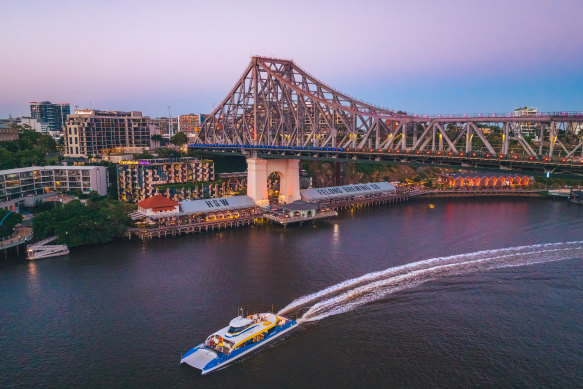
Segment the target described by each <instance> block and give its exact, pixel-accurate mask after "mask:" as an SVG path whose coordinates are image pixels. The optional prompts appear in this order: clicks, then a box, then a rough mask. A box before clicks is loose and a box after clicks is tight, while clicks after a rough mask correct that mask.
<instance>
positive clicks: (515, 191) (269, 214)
mask: <svg viewBox="0 0 583 389" xmlns="http://www.w3.org/2000/svg"><path fill="white" fill-rule="evenodd" d="M545 192H547V190H545V189H521V188H507V189H506V188H504V189H503V188H500V189H471V188H460V189H447V190H442V189H421V188H414V189H406V190H399V191H396V192H391V193H375V194H367V195H358V196H347V197H340V198H333V199H326V200H321V201H316V202H314V204H315V205H316V206H317V207H318V209H319V211H318V213H317V214H316V215H315V216H314V215H312V216H306V215H304V216H302V215H296V216H293V217H290V216H289V215H285V212H284V213H282V212H278V209H277V208H276V209H269V208H263V207H259V206H256V207H255V209H253V210H252V211H250V212H245V213H241V214H238V215H229V216H225V217H224V218H217V219H213V220H206V219H198V218H191V219H188V220H187V221H182V222H180V221H175V222H167V223H166V224H163V225H150V226H148V225H146V226H142V227H133V228H129V229H128V231H127V233H126V235H127V237H128V239H132V238H133V237H137V238H138V239H140V240H147V239H153V238H169V237H176V236H180V235H184V234H191V233H198V232H208V231H215V230H221V229H227V228H237V227H249V226H251V225H253V224H256V223H261V222H264V221H270V222H273V223H277V224H281V225H283V226H284V227H285V226H287V225H288V224H293V223H297V224H302V223H305V222H315V221H316V220H322V219H331V218H334V217H336V216H338V213H339V212H341V211H344V210H354V209H359V208H365V207H372V206H380V205H385V204H399V203H403V202H408V201H410V200H412V199H425V198H487V197H492V198H506V197H531V198H532V197H540V196H541V193H545Z"/></svg>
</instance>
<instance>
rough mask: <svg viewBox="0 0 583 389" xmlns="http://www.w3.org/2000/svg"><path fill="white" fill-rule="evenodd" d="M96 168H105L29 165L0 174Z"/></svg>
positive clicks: (93, 167)
mask: <svg viewBox="0 0 583 389" xmlns="http://www.w3.org/2000/svg"><path fill="white" fill-rule="evenodd" d="M96 168H105V167H104V166H61V165H53V166H29V167H19V168H16V169H7V170H0V174H18V173H25V172H32V171H35V170H57V169H59V170H92V169H96Z"/></svg>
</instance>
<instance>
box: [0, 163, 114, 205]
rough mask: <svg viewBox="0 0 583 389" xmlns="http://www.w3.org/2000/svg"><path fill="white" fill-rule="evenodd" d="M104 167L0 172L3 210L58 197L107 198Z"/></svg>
mask: <svg viewBox="0 0 583 389" xmlns="http://www.w3.org/2000/svg"><path fill="white" fill-rule="evenodd" d="M107 183H108V177H107V168H106V167H104V166H34V167H25V168H18V169H8V170H0V208H6V207H12V206H20V205H25V206H33V205H34V204H36V203H38V202H39V201H42V199H44V198H46V197H51V196H54V195H55V194H56V193H59V192H60V193H63V192H70V191H75V192H79V193H84V194H88V193H89V192H91V191H96V192H97V193H99V194H100V195H102V196H104V195H106V194H107Z"/></svg>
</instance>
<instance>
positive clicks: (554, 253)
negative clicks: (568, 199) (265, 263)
mask: <svg viewBox="0 0 583 389" xmlns="http://www.w3.org/2000/svg"><path fill="white" fill-rule="evenodd" d="M570 258H583V241H576V242H564V243H546V244H538V245H531V246H518V247H510V248H504V249H496V250H485V251H477V252H474V253H467V254H460V255H452V256H447V257H440V258H431V259H427V260H423V261H418V262H413V263H409V264H406V265H402V266H396V267H391V268H388V269H385V270H382V271H378V272H373V273H368V274H365V275H363V276H361V277H357V278H353V279H350V280H346V281H343V282H340V283H338V284H336V285H332V286H330V287H328V288H325V289H323V290H321V291H318V292H315V293H312V294H309V295H306V296H302V297H300V298H298V299H296V300H294V301H292V302H291V303H290V304H289V305H287V306H286V307H285V308H283V309H282V310H280V311H279V312H278V314H280V315H284V314H286V313H289V312H291V311H294V310H297V309H299V308H305V307H307V308H308V310H307V311H306V312H305V313H304V314H303V315H302V317H301V318H300V319H299V320H298V322H306V321H317V320H321V319H323V318H325V317H328V316H332V315H337V314H340V313H344V312H348V311H350V310H353V309H354V308H356V307H358V306H361V305H363V304H367V303H370V302H372V301H375V300H378V299H381V298H384V297H385V296H387V295H390V294H393V293H396V292H399V291H402V290H405V289H410V288H413V287H416V286H418V285H420V284H422V283H425V282H427V281H431V280H435V279H437V278H440V277H446V276H451V275H459V274H466V273H472V272H477V271H484V270H492V269H498V268H504V267H515V266H525V265H532V264H535V263H544V262H552V261H559V260H564V259H570Z"/></svg>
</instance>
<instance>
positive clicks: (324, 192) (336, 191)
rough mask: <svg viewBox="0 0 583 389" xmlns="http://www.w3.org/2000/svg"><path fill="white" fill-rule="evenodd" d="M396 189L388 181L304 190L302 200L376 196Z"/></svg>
mask: <svg viewBox="0 0 583 389" xmlns="http://www.w3.org/2000/svg"><path fill="white" fill-rule="evenodd" d="M394 190H395V187H394V186H393V185H391V184H389V183H388V182H386V181H383V182H369V183H367V184H355V185H342V186H330V187H327V188H317V189H316V188H313V189H304V190H301V191H300V196H301V197H302V200H305V201H317V200H326V199H332V198H336V197H346V196H354V195H362V194H374V193H382V192H392V191H394Z"/></svg>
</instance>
